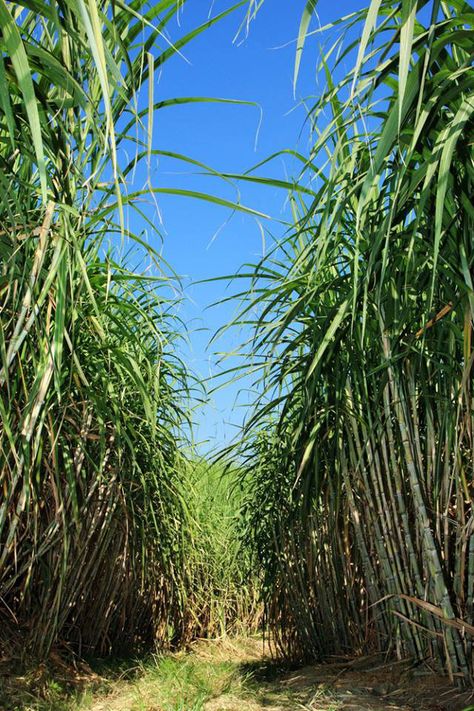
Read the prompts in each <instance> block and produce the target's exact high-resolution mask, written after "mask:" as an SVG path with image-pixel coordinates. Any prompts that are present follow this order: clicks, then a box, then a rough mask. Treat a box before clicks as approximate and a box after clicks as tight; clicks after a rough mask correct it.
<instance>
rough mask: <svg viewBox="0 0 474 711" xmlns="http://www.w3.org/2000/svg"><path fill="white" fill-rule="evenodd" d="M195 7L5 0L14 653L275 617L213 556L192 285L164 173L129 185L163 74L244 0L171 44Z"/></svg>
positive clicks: (2, 267) (97, 650) (4, 324)
mask: <svg viewBox="0 0 474 711" xmlns="http://www.w3.org/2000/svg"><path fill="white" fill-rule="evenodd" d="M181 10H182V7H181V2H180V0H159V1H158V2H156V3H153V4H152V5H149V4H148V3H145V2H142V1H141V0H138V1H137V2H132V3H123V2H120V1H119V2H110V1H109V0H103V1H102V0H101V2H97V3H96V2H84V1H83V0H72V2H69V1H68V2H49V0H44V1H43V0H40V2H37V1H36V0H34V2H32V1H31V0H20V2H18V3H5V2H4V0H1V2H0V26H1V32H0V50H1V53H0V165H1V171H0V183H1V194H2V199H1V204H0V320H1V329H0V417H1V422H0V491H1V494H0V496H1V499H0V656H2V657H11V656H13V657H18V656H26V657H28V656H29V657H31V656H36V657H37V656H39V657H42V658H44V657H46V656H47V655H48V654H49V653H50V651H51V649H52V648H55V649H59V650H60V651H61V650H63V651H66V652H67V651H68V650H69V651H71V650H72V651H74V652H75V653H77V654H79V655H83V656H84V655H91V654H111V653H113V654H125V653H129V652H130V651H131V650H134V651H136V650H138V649H140V648H147V649H150V648H153V646H154V645H156V646H157V647H159V648H165V647H169V646H170V645H176V644H179V643H183V642H186V641H187V640H189V639H191V638H192V637H194V636H195V635H197V634H198V635H200V636H205V635H207V634H215V633H222V631H223V629H224V630H227V629H229V628H230V627H232V625H233V624H234V623H237V618H239V619H240V618H245V616H246V614H248V615H249V617H255V619H257V617H258V609H257V605H256V603H255V594H254V592H253V591H252V590H251V587H252V586H251V585H250V584H249V585H245V577H244V578H243V577H242V576H243V575H244V573H241V572H240V570H241V569H245V574H246V567H245V566H246V564H245V565H244V562H243V561H240V552H239V550H238V549H236V547H235V546H234V547H233V548H232V556H233V558H232V562H231V564H229V565H227V564H226V565H225V566H223V565H221V563H217V560H216V559H215V558H214V557H213V554H212V550H209V551H208V557H207V559H204V560H203V558H204V553H203V551H202V548H203V546H206V545H207V546H210V545H211V539H212V535H211V533H210V532H209V531H207V532H206V536H203V535H201V532H202V527H201V526H200V524H199V523H198V519H199V515H200V514H199V512H197V511H196V510H193V508H192V502H190V501H189V491H188V489H189V486H190V482H191V480H192V479H193V477H194V474H193V473H192V471H193V468H194V464H193V463H192V461H191V462H190V461H187V460H186V457H185V455H184V452H185V451H190V447H189V443H188V439H189V434H188V433H189V424H190V423H189V421H190V414H189V413H190V411H191V409H190V395H189V393H190V390H191V389H192V388H194V387H196V384H195V383H194V382H193V379H192V377H191V376H190V375H189V373H188V371H187V368H186V366H185V365H184V363H183V362H182V361H181V360H180V358H179V356H178V354H179V351H180V347H179V339H180V337H181V335H182V333H183V331H182V327H181V324H180V322H179V319H178V312H179V308H178V300H177V298H176V294H177V293H179V284H178V283H177V282H176V279H175V278H174V277H173V276H172V274H171V273H170V272H169V270H167V268H166V267H165V265H164V263H163V261H162V260H161V257H160V254H159V248H160V235H159V229H158V227H157V224H158V220H157V219H156V221H154V220H153V217H152V215H153V211H150V209H148V208H146V207H145V204H144V203H145V202H146V200H147V196H149V195H150V194H151V192H153V190H155V187H156V186H151V183H150V181H148V183H149V185H148V187H147V188H146V189H145V190H143V191H135V192H133V193H131V192H130V185H131V184H133V174H134V171H137V172H140V171H142V170H145V171H146V170H148V169H149V161H150V159H151V157H152V156H156V154H157V151H156V149H155V144H154V139H153V130H152V129H153V117H154V114H155V112H156V111H157V110H158V109H159V108H160V107H161V106H163V105H164V106H166V105H169V104H170V103H173V100H172V99H170V100H169V101H164V102H163V101H161V102H159V101H157V98H155V96H154V90H155V83H156V77H157V72H159V71H161V70H162V68H163V66H164V64H165V62H167V61H168V60H169V59H170V58H171V57H173V56H174V55H176V53H179V52H180V50H182V49H183V47H184V46H185V45H186V44H187V43H188V42H190V41H191V40H192V39H193V38H194V37H195V36H198V35H199V34H200V33H201V32H203V31H204V30H206V29H207V28H208V27H210V26H211V25H212V24H213V23H214V22H216V21H217V20H218V19H219V17H222V16H225V15H226V14H227V13H228V12H230V11H231V10H232V6H231V5H229V6H228V7H227V9H226V10H225V11H224V12H222V13H221V15H220V16H219V15H218V16H216V17H215V18H214V19H207V20H206V22H205V23H204V24H203V25H202V26H200V27H195V28H193V29H192V30H191V31H189V32H188V33H184V32H181V34H180V36H179V37H178V39H177V40H176V43H175V44H173V42H172V41H171V40H170V38H169V36H168V30H167V26H168V25H169V24H170V23H171V22H172V21H174V20H175V19H176V17H177V15H179V13H180V11H181ZM177 27H179V25H177ZM158 98H162V97H158ZM147 162H148V167H147V165H146V164H147ZM142 163H143V164H144V165H143V168H140V165H141V164H142ZM141 174H143V173H141ZM149 202H152V200H149ZM134 224H139V225H141V226H142V227H141V231H140V230H139V229H136V230H135V231H134V229H133V227H131V226H130V225H134ZM150 236H151V237H150ZM149 237H150V239H149ZM180 334H181V335H180ZM204 469H205V468H204V467H203V465H202V464H201V465H200V471H201V472H203V471H204ZM193 500H194V499H193ZM197 500H198V499H197V498H196V501H197ZM231 501H234V499H233V498H232V497H231V498H229V502H231ZM230 505H231V504H230V503H229V506H230ZM236 508H237V505H236ZM220 523H221V522H220V521H218V522H217V523H216V525H215V526H214V529H213V531H212V533H213V535H214V536H215V537H216V539H217V540H219V537H221V538H222V539H223V540H224V541H225V542H221V543H220V545H222V546H223V547H224V548H225V549H227V544H228V542H229V538H231V537H232V536H231V531H232V525H233V524H231V523H226V524H225V525H224V524H222V525H221V526H220V527H219V525H218V524H220ZM239 566H240V567H239ZM222 567H224V568H225V570H226V573H227V577H226V576H225V575H224V574H223V573H222V571H221V568H222Z"/></svg>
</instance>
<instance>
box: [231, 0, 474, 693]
mask: <svg viewBox="0 0 474 711" xmlns="http://www.w3.org/2000/svg"><path fill="white" fill-rule="evenodd" d="M314 10H315V4H313V6H311V5H310V4H309V5H308V8H307V11H306V14H305V17H303V20H302V26H301V31H300V35H299V38H298V47H297V69H298V67H299V64H300V62H301V53H302V51H303V47H304V44H305V41H310V39H308V38H309V34H308V33H309V27H310V24H309V19H310V17H309V16H310V15H311V13H312V12H313V11H314ZM473 20H474V11H473V8H472V7H471V6H470V5H469V4H468V3H465V2H454V3H450V4H449V6H448V5H447V4H445V3H442V2H441V3H440V2H437V1H436V0H432V1H416V0H408V2H403V3H396V4H393V3H391V2H384V1H382V2H375V1H374V2H372V3H371V4H370V7H369V8H367V9H366V10H365V11H364V12H360V13H359V12H357V13H354V14H353V15H351V16H349V17H348V18H345V20H343V21H342V22H341V23H340V24H339V25H338V28H339V31H338V34H337V39H336V40H335V41H333V39H328V41H327V43H326V45H325V46H326V47H329V48H328V49H327V51H326V53H324V50H323V54H322V57H321V61H320V64H319V67H318V69H319V70H320V72H321V73H322V74H323V77H324V79H325V83H326V88H325V90H324V91H323V93H322V95H321V96H320V97H319V98H318V100H317V101H316V102H314V105H313V106H312V107H310V109H309V113H308V118H309V120H310V122H311V126H312V129H313V132H314V134H313V135H314V142H313V147H312V150H311V154H310V157H309V159H307V160H305V159H304V158H303V157H301V156H299V158H300V159H301V160H302V161H303V168H302V172H301V176H300V187H299V188H295V189H294V191H293V194H292V196H291V203H292V205H293V209H294V224H293V226H292V227H291V228H290V229H289V231H288V234H287V236H286V237H285V238H284V239H283V241H282V242H281V243H280V244H278V245H277V246H276V247H275V248H274V250H273V252H272V254H270V255H269V256H268V257H266V258H265V259H263V260H262V262H261V263H259V264H257V265H256V266H255V276H254V279H255V284H254V293H256V294H258V296H257V297H256V298H255V297H252V298H251V299H250V298H249V299H248V300H247V301H246V302H245V303H244V307H243V313H242V314H241V315H240V317H239V323H242V321H243V320H244V319H247V320H248V321H249V322H250V323H252V324H253V327H254V329H255V337H254V340H253V341H252V344H251V348H252V352H251V353H250V354H249V355H248V356H247V358H249V357H253V358H254V359H255V368H256V369H257V370H258V369H259V368H260V372H261V377H260V381H259V385H258V388H259V390H260V395H259V398H258V401H257V406H256V409H255V411H254V413H253V415H252V417H251V418H250V419H249V422H248V425H247V440H246V442H245V450H244V451H245V453H246V456H247V457H248V461H249V464H250V465H252V466H253V467H254V470H253V473H252V480H253V484H252V485H251V488H252V489H253V494H250V495H249V497H248V501H247V507H246V516H247V521H248V526H249V528H248V538H249V541H250V543H251V545H253V546H254V548H255V550H256V554H257V559H258V560H259V562H260V564H261V566H262V571H263V572H262V574H263V576H264V598H265V603H266V617H267V621H268V623H269V625H270V628H271V629H272V630H273V633H274V637H275V640H276V643H277V646H278V647H279V648H280V650H282V651H283V652H284V653H285V654H287V655H288V656H290V657H294V658H308V657H317V658H324V657H327V655H351V654H357V653H373V652H384V653H386V652H389V653H390V652H391V653H394V654H397V655H398V656H400V657H402V656H412V657H415V658H418V659H422V660H425V661H428V663H430V664H432V665H434V666H436V667H437V668H438V669H439V668H441V669H444V670H445V671H446V672H447V673H448V674H449V675H450V676H451V678H452V679H453V681H459V682H467V683H470V682H472V679H473V674H474V659H473V655H472V642H473V639H474V637H473V635H474V617H473V613H474V610H473V596H474V535H473V533H474V518H473V513H474V512H473V504H474V468H473V466H474V465H473V462H474V442H473V415H474V412H473V400H472V366H473V362H474V355H473V350H472V327H473V316H474V291H473V273H474V241H473V228H474V211H473V208H472V195H473V187H474V184H473V178H474V166H473V149H472V146H473V137H474V131H473V128H474V124H473V111H474V101H473V98H472V96H473V88H474V73H473V71H472V52H473V43H472V29H471V28H472V22H473ZM334 57H335V59H334ZM350 61H352V63H353V70H352V71H351V72H350V73H349V74H347V72H346V67H347V65H348V63H349V62H350ZM342 72H343V73H344V75H343V76H342V78H341V79H340V80H339V77H340V76H341V73H342ZM255 314H257V317H255ZM262 364H263V365H262Z"/></svg>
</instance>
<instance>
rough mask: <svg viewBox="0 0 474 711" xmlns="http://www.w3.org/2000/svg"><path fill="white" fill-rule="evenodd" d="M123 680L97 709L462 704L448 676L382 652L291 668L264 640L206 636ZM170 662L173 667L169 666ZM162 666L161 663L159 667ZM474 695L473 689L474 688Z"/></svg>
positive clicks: (356, 708) (429, 709) (345, 710)
mask: <svg viewBox="0 0 474 711" xmlns="http://www.w3.org/2000/svg"><path fill="white" fill-rule="evenodd" d="M172 659H173V660H174V661H173V662H166V660H164V662H159V663H158V666H157V667H155V672H153V670H152V669H150V668H147V670H145V672H144V674H143V675H142V676H141V677H139V678H137V679H136V680H135V681H134V682H133V683H130V682H127V683H124V684H123V685H118V686H117V687H116V688H115V689H114V690H113V692H112V693H111V694H109V695H108V696H106V697H105V698H102V699H100V700H97V701H95V702H94V703H93V704H92V705H91V706H89V707H88V708H90V709H91V711H259V710H260V709H264V710H265V711H288V710H289V709H295V710H297V709H306V711H397V710H398V711H461V710H462V709H464V708H466V707H467V706H468V705H469V703H473V701H472V700H470V695H469V694H464V695H463V696H462V697H461V696H459V695H456V692H455V691H454V690H453V689H452V687H450V685H449V684H448V682H447V680H446V679H444V678H439V677H436V676H434V675H430V674H429V671H428V670H427V669H426V668H425V669H421V668H416V667H413V666H412V665H410V664H409V663H408V662H404V663H400V662H399V663H395V664H386V663H384V661H383V659H381V658H380V657H374V658H371V659H360V660H355V661H352V662H339V663H333V664H321V665H314V666H308V667H304V668H302V669H299V670H296V671H289V670H288V669H284V668H282V667H281V666H279V665H278V664H276V663H275V662H272V661H271V660H270V659H269V658H268V657H266V655H265V654H264V652H263V649H262V643H261V642H260V641H258V640H239V641H229V640H227V641H225V642H223V641H220V642H215V641H214V642H200V643H198V644H196V645H195V646H194V648H193V650H192V651H191V652H189V653H187V654H183V655H176V656H174V657H172ZM163 664H165V667H166V664H168V666H169V667H170V668H169V669H163ZM160 669H161V671H160ZM471 696H472V695H471Z"/></svg>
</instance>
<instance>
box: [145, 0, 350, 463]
mask: <svg viewBox="0 0 474 711" xmlns="http://www.w3.org/2000/svg"><path fill="white" fill-rule="evenodd" d="M305 4H306V0H266V1H265V3H264V5H263V7H262V9H261V10H260V12H259V14H258V16H257V18H256V20H255V21H254V22H253V23H252V24H251V26H250V32H249V33H248V35H247V36H245V35H241V36H240V38H239V40H238V41H233V40H234V38H235V35H236V32H237V30H238V28H239V25H240V23H241V21H242V19H243V16H244V10H243V9H241V10H240V11H237V12H235V13H233V14H231V15H230V16H228V17H226V18H225V19H224V20H223V21H221V22H219V23H218V24H216V25H214V26H213V27H212V28H210V29H209V30H208V31H206V32H204V33H203V34H202V35H201V36H200V37H199V38H198V39H197V40H194V41H193V42H192V43H191V44H189V45H188V46H187V47H186V48H185V49H184V50H183V54H184V56H185V58H186V59H184V58H181V57H179V56H175V57H173V58H172V59H171V60H170V61H169V62H167V63H166V64H165V65H164V67H163V70H162V72H161V73H160V74H159V75H158V76H156V78H155V84H154V94H155V101H157V100H161V99H168V98H171V97H182V96H208V97H220V98H227V99H238V100H242V101H250V102H255V103H256V104H258V107H260V108H257V107H254V106H240V105H229V104H227V105H223V104H215V103H213V104H209V103H202V104H190V105H179V106H175V107H170V108H166V109H163V110H161V111H158V112H156V115H155V119H154V141H153V147H154V148H155V149H160V150H167V151H173V152H176V153H181V154H185V155H187V156H189V157H190V158H193V159H195V160H198V161H202V162H203V163H206V164H207V165H209V166H211V167H212V168H213V169H215V170H217V171H221V172H228V173H241V172H243V171H245V170H247V169H248V168H250V167H251V166H252V165H254V164H255V163H257V162H259V161H261V160H263V159H264V158H266V157H267V156H269V155H270V154H272V153H274V152H276V151H279V150H282V149H285V148H290V149H295V148H298V150H299V151H301V152H302V153H304V154H306V153H307V152H308V148H309V136H308V131H307V127H306V126H305V111H304V108H303V106H302V105H301V100H302V99H304V98H307V97H309V96H313V97H314V96H316V95H317V94H318V93H319V92H320V91H321V88H322V87H321V86H319V85H318V80H317V77H315V69H314V68H315V60H316V58H317V56H318V53H319V51H320V46H321V42H322V41H324V37H322V36H321V35H319V34H318V35H315V36H314V37H311V38H309V39H308V42H307V48H306V49H305V55H304V61H303V63H302V68H301V73H300V80H299V83H298V86H297V91H296V98H295V96H294V94H293V67H294V54H295V40H296V37H297V34H298V26H299V22H300V18H301V13H302V11H303V9H304V6H305ZM229 5H230V2H229V0H221V1H219V0H215V2H214V3H211V1H210V0H188V2H187V3H186V4H185V5H184V7H183V11H182V13H181V15H180V17H179V18H176V19H175V20H174V21H173V22H172V23H171V24H170V25H169V26H168V30H169V32H170V35H171V37H172V38H173V37H174V38H176V37H179V36H181V35H182V34H183V33H185V32H186V31H187V30H189V29H191V28H193V27H195V26H197V25H198V24H200V23H201V22H203V21H205V20H206V19H207V17H208V13H209V10H210V9H212V14H217V13H218V12H220V11H222V10H224V9H225V8H226V7H229ZM363 6H364V5H363V0H362V2H361V0H359V2H356V0H339V2H338V3H334V2H330V1H329V0H321V2H320V3H319V4H318V17H319V21H320V23H321V25H324V24H326V23H328V22H330V21H332V20H334V19H336V18H337V17H340V16H342V15H346V14H348V13H349V12H351V11H353V10H356V9H360V8H361V7H363ZM315 26H317V21H316V22H315ZM326 39H327V38H326ZM258 127H259V133H258V141H257V144H255V141H256V133H257V128H258ZM295 173H296V166H295V165H294V164H293V163H292V160H291V158H288V157H287V158H285V159H283V158H278V159H276V160H275V161H273V163H272V164H270V165H269V166H268V167H267V168H265V170H264V171H263V174H266V175H271V176H273V177H277V178H285V177H291V175H294V174H295ZM150 178H151V181H152V183H153V184H154V185H155V186H159V187H173V188H181V189H190V190H196V191H200V192H206V193H212V194H216V195H219V196H221V197H225V198H227V199H229V200H233V199H235V191H234V189H233V188H231V187H230V186H228V185H226V184H225V183H224V182H223V181H222V180H216V179H214V178H210V177H209V176H206V175H202V174H199V172H198V170H197V169H195V168H193V167H190V166H189V165H186V164H184V163H178V162H176V161H171V160H169V159H160V160H159V161H158V159H156V160H154V161H153V162H152V165H151V167H150ZM134 187H135V188H137V187H140V186H139V185H136V186H134ZM239 187H240V189H241V202H242V203H244V204H245V205H248V206H250V207H252V208H254V209H256V210H258V211H261V212H263V213H265V214H268V215H271V216H272V217H273V218H274V220H273V221H267V220H262V221H261V224H260V226H259V224H258V222H257V220H256V219H255V218H254V217H250V216H247V215H243V214H241V213H236V214H234V215H232V214H231V211H230V210H229V209H226V208H222V207H218V206H216V205H213V204H208V203H206V202H200V201H197V200H190V199H186V198H180V197H173V196H166V195H160V196H159V200H158V204H159V210H160V217H159V218H158V216H157V214H156V212H155V211H154V209H153V208H152V207H151V206H150V207H149V209H148V212H149V215H150V216H151V217H152V218H153V219H154V221H155V223H156V224H157V225H159V229H160V231H161V233H162V235H163V245H162V247H161V251H162V254H163V256H164V258H165V259H166V260H167V261H168V262H169V263H170V265H171V266H172V268H173V269H174V270H175V271H176V272H177V273H178V274H179V275H180V276H181V277H182V281H183V286H184V296H185V299H184V302H183V304H182V305H181V307H180V317H181V318H182V319H183V320H184V322H185V323H186V325H187V327H188V330H189V345H187V346H183V349H182V356H183V358H184V359H185V360H186V362H187V363H188V365H189V367H190V368H191V369H192V370H193V371H194V372H196V373H197V374H198V376H199V377H201V378H209V377H210V376H215V375H216V374H218V373H219V372H220V371H222V370H223V369H224V368H225V367H227V366H232V365H235V364H236V362H237V361H236V359H235V358H230V359H228V360H227V361H225V362H224V363H223V364H221V365H219V364H218V363H217V360H216V356H215V352H216V351H220V352H234V351H235V350H236V349H238V346H239V344H240V343H241V342H242V341H243V340H245V338H246V337H248V335H249V334H248V333H245V332H244V331H242V330H241V329H231V330H230V331H227V332H226V333H225V334H224V335H223V336H222V337H221V338H220V339H219V340H218V341H217V342H216V343H213V344H212V345H211V346H210V347H208V343H209V340H210V338H211V336H212V335H213V334H214V333H215V332H216V331H217V329H219V328H220V327H222V326H223V325H224V324H227V323H229V322H230V321H231V320H232V318H233V316H234V315H235V313H236V310H237V308H238V304H237V302H235V303H224V304H220V305H219V306H217V307H214V308H209V306H210V304H212V303H213V302H218V301H221V300H222V299H223V298H225V297H227V296H229V295H230V294H231V293H233V292H235V291H236V290H237V289H238V285H236V284H235V283H234V284H231V285H228V284H227V283H226V282H225V281H216V282H212V281H211V282H206V283H203V284H198V283H196V282H199V281H202V280H208V279H211V278H213V277H219V276H223V275H235V274H237V273H238V272H239V270H240V269H241V267H242V265H243V264H245V263H249V262H255V261H257V260H258V259H259V258H260V257H261V256H262V249H263V242H262V231H261V227H264V229H265V230H266V231H267V234H266V238H265V239H266V248H267V249H268V246H269V245H270V243H271V240H272V235H273V238H278V237H279V236H281V235H282V233H283V231H284V227H283V226H282V224H281V222H282V221H284V220H285V219H286V218H287V217H288V215H287V213H286V208H285V200H286V195H285V193H284V192H283V191H281V190H277V189H274V188H268V187H257V186H255V185H251V184H248V183H242V184H240V185H239ZM160 220H162V224H159V223H160ZM148 239H149V240H150V241H151V242H153V240H154V239H156V237H154V236H153V235H151V234H150V235H148ZM239 362H240V361H239ZM251 385H252V380H251V379H250V378H244V379H243V380H242V381H240V382H238V383H231V384H229V385H228V386H227V387H225V388H223V389H221V390H219V391H218V392H216V393H214V395H213V396H212V398H211V402H210V403H209V404H208V405H206V406H205V407H203V408H201V409H200V410H198V411H197V412H196V415H195V422H196V430H195V437H196V440H198V441H200V442H202V444H201V447H200V449H201V451H206V450H207V449H212V448H216V447H220V446H223V445H225V444H228V443H229V441H230V439H231V438H232V437H234V436H235V435H236V434H237V433H238V428H239V426H240V425H241V423H242V420H243V418H244V417H245V415H246V414H248V408H247V407H246V405H247V404H248V403H249V402H251V400H252V395H251V394H249V391H250V389H251ZM210 386H211V387H212V385H210ZM206 442H207V444H206Z"/></svg>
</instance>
